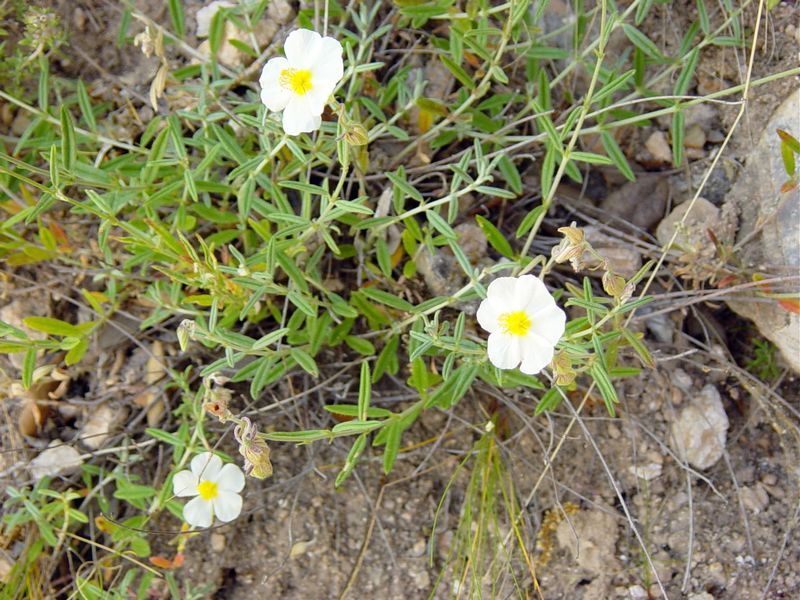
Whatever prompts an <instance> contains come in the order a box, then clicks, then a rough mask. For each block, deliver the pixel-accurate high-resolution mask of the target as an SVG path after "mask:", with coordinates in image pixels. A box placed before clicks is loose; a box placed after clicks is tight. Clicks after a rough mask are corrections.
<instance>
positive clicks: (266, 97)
mask: <svg viewBox="0 0 800 600" xmlns="http://www.w3.org/2000/svg"><path fill="white" fill-rule="evenodd" d="M284 51H285V52H286V58H273V59H270V60H269V62H267V64H266V65H264V70H263V71H262V72H261V78H260V79H259V81H258V82H259V84H260V85H261V101H262V102H263V103H264V104H265V105H266V107H267V108H268V109H269V110H272V111H275V112H279V111H283V130H284V131H285V132H286V133H287V135H299V134H301V133H307V132H311V131H316V130H317V129H319V126H320V124H321V123H322V119H321V117H322V111H323V110H324V109H325V104H326V103H327V102H328V98H329V97H330V95H331V94H332V93H333V90H334V88H335V87H336V84H337V83H339V80H340V79H341V78H342V76H343V75H344V63H343V61H342V52H343V50H342V45H341V44H340V43H339V42H338V41H337V40H335V39H333V38H331V37H322V36H320V35H319V34H318V33H317V32H316V31H310V30H308V29H296V30H295V31H293V32H292V33H290V34H289V37H288V38H287V39H286V44H285V45H284Z"/></svg>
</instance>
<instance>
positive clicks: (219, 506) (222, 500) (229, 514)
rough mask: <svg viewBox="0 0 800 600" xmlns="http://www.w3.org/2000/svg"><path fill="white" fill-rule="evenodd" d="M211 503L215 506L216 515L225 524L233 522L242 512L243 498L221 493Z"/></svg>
mask: <svg viewBox="0 0 800 600" xmlns="http://www.w3.org/2000/svg"><path fill="white" fill-rule="evenodd" d="M211 502H212V503H213V504H214V514H216V515H217V518H218V519H219V520H220V521H223V522H225V523H227V522H228V521H233V520H234V519H235V518H236V517H238V516H239V513H240V512H242V497H241V496H240V495H239V494H234V493H233V492H222V491H221V492H220V493H219V494H218V495H217V497H216V498H214V499H213V500H212V501H211Z"/></svg>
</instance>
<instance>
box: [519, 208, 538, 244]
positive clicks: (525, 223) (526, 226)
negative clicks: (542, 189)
mask: <svg viewBox="0 0 800 600" xmlns="http://www.w3.org/2000/svg"><path fill="white" fill-rule="evenodd" d="M543 210H544V205H543V204H540V205H539V206H535V207H534V208H532V209H531V210H530V211H528V214H527V215H525V218H524V219H522V221H521V222H520V224H519V227H517V231H516V233H515V234H514V235H515V236H516V237H518V238H521V237H522V236H523V235H525V234H526V233H528V231H530V229H531V227H533V224H534V223H536V220H537V219H538V218H539V215H541V214H542V211H543Z"/></svg>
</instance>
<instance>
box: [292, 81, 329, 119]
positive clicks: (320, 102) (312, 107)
mask: <svg viewBox="0 0 800 600" xmlns="http://www.w3.org/2000/svg"><path fill="white" fill-rule="evenodd" d="M333 88H334V86H332V85H329V84H324V85H317V82H316V81H313V80H312V83H311V91H310V92H308V93H307V94H306V95H305V96H303V97H302V98H298V100H300V101H301V102H304V103H305V105H306V106H307V107H308V108H307V110H308V112H310V113H311V114H314V115H321V114H322V111H324V110H325V105H326V104H327V103H328V98H330V97H331V94H332V93H333Z"/></svg>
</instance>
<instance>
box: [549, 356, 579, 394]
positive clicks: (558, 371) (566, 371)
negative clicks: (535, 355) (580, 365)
mask: <svg viewBox="0 0 800 600" xmlns="http://www.w3.org/2000/svg"><path fill="white" fill-rule="evenodd" d="M551 365H552V367H553V373H554V374H555V376H556V385H559V386H562V387H565V386H568V385H570V384H571V383H572V382H573V381H575V376H576V375H577V374H576V373H575V370H574V369H573V368H572V360H571V359H570V357H569V355H568V354H567V353H566V352H565V351H564V350H561V351H559V352H557V353H556V355H555V356H554V357H553V361H552V363H551Z"/></svg>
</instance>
